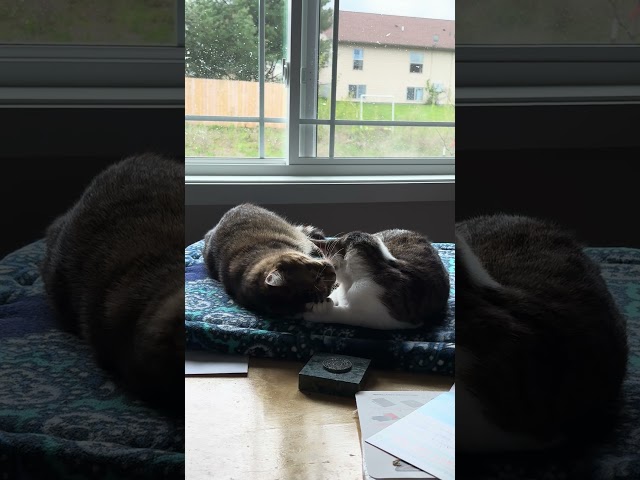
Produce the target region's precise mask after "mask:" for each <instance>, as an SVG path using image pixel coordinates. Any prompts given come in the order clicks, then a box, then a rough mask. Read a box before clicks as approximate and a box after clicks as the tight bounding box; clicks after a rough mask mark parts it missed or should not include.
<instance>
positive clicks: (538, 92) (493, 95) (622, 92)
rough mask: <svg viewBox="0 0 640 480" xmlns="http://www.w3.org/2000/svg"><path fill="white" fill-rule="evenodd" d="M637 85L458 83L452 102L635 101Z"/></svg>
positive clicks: (639, 95) (639, 99) (638, 92)
mask: <svg viewBox="0 0 640 480" xmlns="http://www.w3.org/2000/svg"><path fill="white" fill-rule="evenodd" d="M639 102H640V86H636V85H601V86H537V87H459V88H456V103H457V105H461V106H462V105H464V106H481V105H485V106H497V105H505V106H517V105H592V104H610V105H612V104H622V103H626V104H628V103H639Z"/></svg>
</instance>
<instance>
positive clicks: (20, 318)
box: [0, 241, 184, 479]
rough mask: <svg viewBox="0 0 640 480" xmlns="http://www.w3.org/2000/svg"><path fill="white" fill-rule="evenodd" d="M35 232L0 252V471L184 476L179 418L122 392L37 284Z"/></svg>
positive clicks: (39, 247)
mask: <svg viewBox="0 0 640 480" xmlns="http://www.w3.org/2000/svg"><path fill="white" fill-rule="evenodd" d="M43 256H44V244H43V242H42V241H39V242H36V243H33V244H31V245H29V246H26V247H24V248H22V249H20V250H18V251H16V252H14V253H12V254H10V255H8V256H7V257H5V258H4V259H3V260H2V261H0V478H33V479H40V478H42V479H45V478H46V479H56V478H65V479H66V478H69V479H73V478H92V479H107V478H109V479H146V478H148V479H168V478H171V479H174V478H184V420H183V419H180V420H179V421H172V420H170V419H169V418H166V417H163V416H162V415H161V414H159V413H157V412H155V411H154V410H151V409H149V408H147V407H146V406H145V405H143V404H142V403H140V402H138V401H137V400H133V399H130V398H129V397H127V396H126V395H125V394H124V393H123V392H122V391H121V390H120V389H119V388H118V387H116V386H115V385H114V383H113V382H112V381H111V379H110V378H109V376H108V375H106V374H105V373H104V372H103V371H102V370H100V369H99V368H98V367H97V366H96V365H95V362H94V361H93V358H92V355H91V352H90V350H89V348H88V347H87V346H86V345H84V344H83V343H82V342H81V341H80V340H79V339H78V338H77V337H75V336H73V335H70V334H67V333H64V332H62V331H60V330H59V329H58V328H57V326H56V322H55V320H54V318H53V316H52V312H51V311H50V309H49V307H48V305H47V302H46V299H45V297H44V294H43V284H42V279H41V277H40V275H39V272H38V264H39V262H40V261H41V260H42V258H43Z"/></svg>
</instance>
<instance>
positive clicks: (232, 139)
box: [184, 121, 259, 158]
mask: <svg viewBox="0 0 640 480" xmlns="http://www.w3.org/2000/svg"><path fill="white" fill-rule="evenodd" d="M258 133H259V128H258V123H256V122H196V121H187V122H185V131H184V143H185V155H186V156H187V157H237V158H242V157H252V158H256V157H257V156H258Z"/></svg>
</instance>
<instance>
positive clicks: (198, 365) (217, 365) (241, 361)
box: [184, 350, 249, 375]
mask: <svg viewBox="0 0 640 480" xmlns="http://www.w3.org/2000/svg"><path fill="white" fill-rule="evenodd" d="M248 371H249V358H248V357H247V356H243V355H224V354H217V353H211V352H204V351H197V350H187V351H185V352H184V374H185V375H220V374H233V373H235V374H238V373H239V374H242V373H247V372H248Z"/></svg>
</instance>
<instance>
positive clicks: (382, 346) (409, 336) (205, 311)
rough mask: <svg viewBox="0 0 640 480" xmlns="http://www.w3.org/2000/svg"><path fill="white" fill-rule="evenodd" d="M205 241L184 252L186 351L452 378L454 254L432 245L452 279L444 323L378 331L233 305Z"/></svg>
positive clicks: (449, 248)
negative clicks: (211, 269)
mask: <svg viewBox="0 0 640 480" xmlns="http://www.w3.org/2000/svg"><path fill="white" fill-rule="evenodd" d="M203 246H204V242H203V241H199V242H197V243H195V244H193V245H190V246H189V247H187V249H186V250H185V292H186V300H185V304H186V305H185V307H186V308H185V310H186V311H185V321H186V330H187V345H188V348H193V349H206V350H212V351H216V352H222V353H239V354H245V355H250V356H263V357H272V358H282V359H291V360H299V361H306V360H308V359H309V358H310V357H311V356H312V355H313V354H314V353H316V352H329V353H342V354H347V355H354V356H361V357H365V358H370V359H372V362H373V364H377V365H378V366H385V367H391V368H396V369H403V370H407V371H414V372H425V373H436V374H443V375H453V372H454V352H455V303H454V298H455V275H454V265H455V249H454V245H453V244H447V243H440V244H435V246H436V247H437V248H438V251H439V252H440V256H441V257H442V259H443V261H444V263H445V265H446V266H447V269H448V271H449V273H450V275H451V297H450V300H449V311H448V314H447V316H446V318H443V320H442V322H441V323H439V324H437V325H431V326H428V327H424V328H420V329H416V330H398V331H377V330H372V329H367V328H360V327H350V326H340V325H334V324H311V323H305V322H303V321H302V320H300V319H295V318H288V319H287V318H269V317H265V316H261V315H256V314H253V313H251V312H249V311H248V310H246V309H244V308H242V307H240V306H238V305H236V304H235V303H234V302H233V301H232V300H231V298H229V296H228V295H227V294H226V293H225V291H224V288H223V287H222V285H221V284H220V283H219V282H217V281H215V280H213V279H211V278H210V277H209V275H208V273H207V270H206V267H205V265H204V263H203V259H202V248H203Z"/></svg>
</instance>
